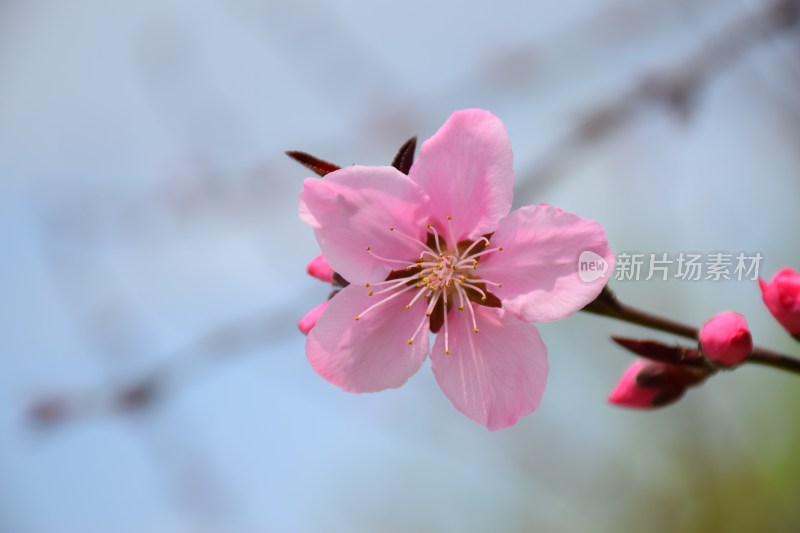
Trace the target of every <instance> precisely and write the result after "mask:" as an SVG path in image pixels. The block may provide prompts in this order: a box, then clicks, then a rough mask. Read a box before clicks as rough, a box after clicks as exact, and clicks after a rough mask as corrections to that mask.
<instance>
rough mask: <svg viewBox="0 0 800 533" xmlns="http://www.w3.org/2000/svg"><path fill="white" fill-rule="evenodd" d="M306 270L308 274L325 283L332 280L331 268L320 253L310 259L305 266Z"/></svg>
mask: <svg viewBox="0 0 800 533" xmlns="http://www.w3.org/2000/svg"><path fill="white" fill-rule="evenodd" d="M306 272H308V275H309V276H314V277H315V278H317V279H318V280H322V281H324V282H325V283H331V282H332V281H333V269H332V268H331V266H330V265H329V264H328V260H327V259H325V256H323V255H322V254H319V255H318V256H317V257H315V258H314V259H312V260H311V262H310V263H309V264H308V266H307V267H306Z"/></svg>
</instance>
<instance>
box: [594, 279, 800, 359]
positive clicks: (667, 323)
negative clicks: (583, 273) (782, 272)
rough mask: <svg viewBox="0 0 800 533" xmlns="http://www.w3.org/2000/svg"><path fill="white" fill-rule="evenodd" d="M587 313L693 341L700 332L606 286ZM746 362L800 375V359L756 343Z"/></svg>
mask: <svg viewBox="0 0 800 533" xmlns="http://www.w3.org/2000/svg"><path fill="white" fill-rule="evenodd" d="M582 310H583V311H586V312H588V313H592V314H596V315H601V316H606V317H609V318H613V319H616V320H621V321H623V322H628V323H630V324H636V325H637V326H642V327H645V328H650V329H655V330H658V331H663V332H665V333H672V334H674V335H678V336H681V337H685V338H687V339H691V340H693V341H697V339H698V336H699V334H700V332H699V330H698V329H697V328H694V327H692V326H688V325H686V324H681V323H680V322H675V321H674V320H670V319H668V318H664V317H661V316H658V315H654V314H652V313H647V312H645V311H642V310H640V309H637V308H635V307H632V306H630V305H626V304H623V303H622V302H620V301H619V300H618V299H617V297H616V296H615V295H614V293H613V292H611V290H609V289H608V288H605V289H603V292H602V293H600V296H598V297H597V299H596V300H595V301H593V302H592V303H590V304H589V305H587V306H586V307H584V308H583V309H582ZM746 362H748V363H755V364H758V365H765V366H771V367H773V368H777V369H780V370H786V371H787V372H792V373H795V374H800V359H796V358H794V357H790V356H788V355H784V354H782V353H778V352H775V351H772V350H768V349H766V348H760V347H758V346H756V347H755V348H753V353H752V354H750V357H749V358H748V359H747V361H746Z"/></svg>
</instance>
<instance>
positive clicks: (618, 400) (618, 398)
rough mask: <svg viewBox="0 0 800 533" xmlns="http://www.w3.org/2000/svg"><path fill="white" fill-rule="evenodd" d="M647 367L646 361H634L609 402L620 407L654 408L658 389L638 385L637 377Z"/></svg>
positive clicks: (609, 398)
mask: <svg viewBox="0 0 800 533" xmlns="http://www.w3.org/2000/svg"><path fill="white" fill-rule="evenodd" d="M646 367H647V363H646V362H645V361H644V360H642V359H639V360H637V361H634V362H633V363H632V364H631V365H630V366H629V367H628V368H627V369H626V370H625V373H623V374H622V378H621V379H620V380H619V383H617V386H616V388H615V389H614V391H613V392H612V393H611V396H609V397H608V401H609V402H610V403H613V404H614V405H619V406H620V407H632V408H634V409H650V408H652V407H653V399H654V398H655V397H656V396H657V395H658V393H659V390H658V389H657V388H650V387H642V386H641V385H639V384H638V383H636V376H638V375H639V372H640V371H641V370H642V369H644V368H646Z"/></svg>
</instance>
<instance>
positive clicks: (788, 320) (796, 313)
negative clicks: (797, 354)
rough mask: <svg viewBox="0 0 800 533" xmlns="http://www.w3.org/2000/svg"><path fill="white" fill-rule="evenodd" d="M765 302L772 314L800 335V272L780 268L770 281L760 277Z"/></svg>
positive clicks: (787, 327)
mask: <svg viewBox="0 0 800 533" xmlns="http://www.w3.org/2000/svg"><path fill="white" fill-rule="evenodd" d="M758 284H759V285H760V286H761V295H762V297H763V298H764V304H765V305H766V306H767V309H769V312H770V313H772V316H774V317H775V319H776V320H777V321H778V322H780V323H781V325H782V326H783V327H784V328H786V330H787V331H789V333H791V334H792V335H794V336H795V337H798V336H800V274H798V273H797V272H796V271H794V270H792V269H791V268H784V269H781V270H779V271H778V272H777V273H776V274H775V276H774V277H773V278H772V281H771V282H770V283H767V282H766V281H764V280H763V279H761V278H759V279H758Z"/></svg>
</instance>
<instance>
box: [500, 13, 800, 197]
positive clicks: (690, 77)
mask: <svg viewBox="0 0 800 533" xmlns="http://www.w3.org/2000/svg"><path fill="white" fill-rule="evenodd" d="M799 17H800V2H799V1H798V0H770V1H767V2H764V3H763V5H762V6H761V7H760V8H758V9H756V10H754V11H749V10H748V11H746V12H744V13H742V14H741V16H739V17H738V18H736V19H735V20H734V21H732V22H731V23H730V24H729V25H728V26H726V27H724V28H723V29H722V30H721V31H720V32H719V33H718V34H717V35H715V36H713V37H711V38H710V39H708V41H706V42H705V43H703V44H702V45H701V46H699V47H698V48H697V49H696V50H695V51H694V52H693V53H692V54H690V55H688V56H686V57H684V58H682V59H679V60H677V61H675V64H674V65H672V66H670V67H667V68H663V69H656V70H653V71H650V72H645V73H642V74H641V75H640V76H638V78H636V79H635V81H634V82H633V84H632V85H631V86H630V87H629V88H628V89H626V90H624V91H622V93H621V94H619V95H618V96H617V97H616V98H613V99H611V100H610V101H608V102H607V103H605V104H602V105H600V106H598V107H596V108H595V109H592V110H590V111H589V112H588V113H586V114H585V116H584V117H583V118H582V119H580V120H578V121H577V122H576V124H575V125H574V126H573V127H572V128H571V129H570V130H569V132H568V133H567V134H566V136H565V137H564V138H563V139H561V140H560V141H559V142H558V143H556V145H555V146H554V147H553V148H552V149H551V150H550V151H549V152H548V153H547V154H545V156H544V157H542V158H541V159H540V161H539V162H538V163H537V165H536V166H535V167H534V168H533V169H531V170H528V171H526V172H524V173H523V175H522V176H521V178H520V180H519V185H518V187H517V194H516V196H515V201H516V202H517V203H518V204H526V203H529V202H530V201H531V199H532V198H534V197H535V196H536V195H537V194H538V193H539V192H540V191H541V190H542V189H544V188H547V187H549V186H552V185H553V184H554V183H555V182H557V181H558V180H559V179H560V178H562V177H563V176H564V175H565V174H566V173H567V171H568V167H569V165H570V163H571V162H572V161H573V160H574V158H575V157H576V156H577V155H580V153H581V152H583V151H585V150H587V149H589V148H590V147H592V146H595V145H597V144H599V143H600V142H601V141H603V140H604V139H606V138H608V137H610V136H612V135H614V134H615V133H617V132H619V131H620V130H621V129H622V128H624V127H625V126H626V125H627V124H628V123H630V122H631V121H632V120H634V119H636V118H637V117H640V116H642V115H643V114H644V113H646V112H648V111H650V110H652V109H654V108H655V109H658V108H661V109H663V110H665V111H668V112H671V113H673V114H674V115H675V116H676V117H678V118H680V119H682V120H686V119H688V118H689V116H690V115H691V113H692V112H693V109H694V106H695V105H696V104H697V100H698V99H699V97H700V93H701V92H702V91H703V89H704V88H705V87H706V86H707V85H708V84H709V83H710V82H711V80H712V79H713V77H714V76H715V75H717V74H719V73H720V72H721V71H722V70H723V69H724V68H726V67H728V66H729V65H730V64H731V63H733V62H734V61H736V60H737V59H739V58H741V57H742V56H743V55H744V54H745V53H746V52H747V51H748V50H750V49H751V48H753V47H755V46H757V45H760V44H764V43H766V42H769V40H770V39H772V38H774V37H776V36H777V35H778V34H780V33H783V32H787V31H789V30H795V31H796V30H797V22H798V18H799Z"/></svg>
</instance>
